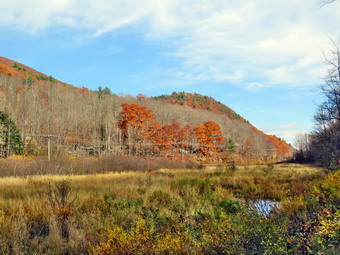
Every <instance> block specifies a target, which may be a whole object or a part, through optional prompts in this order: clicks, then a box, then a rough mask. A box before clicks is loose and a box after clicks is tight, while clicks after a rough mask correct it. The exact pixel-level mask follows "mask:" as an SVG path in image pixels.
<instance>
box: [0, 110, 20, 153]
mask: <svg viewBox="0 0 340 255" xmlns="http://www.w3.org/2000/svg"><path fill="white" fill-rule="evenodd" d="M12 153H15V154H22V153H23V142H22V139H21V136H20V131H19V130H18V129H17V127H16V125H15V123H14V121H13V120H12V119H11V118H10V116H9V114H8V113H7V112H4V111H0V157H8V156H10V155H11V154H12Z"/></svg>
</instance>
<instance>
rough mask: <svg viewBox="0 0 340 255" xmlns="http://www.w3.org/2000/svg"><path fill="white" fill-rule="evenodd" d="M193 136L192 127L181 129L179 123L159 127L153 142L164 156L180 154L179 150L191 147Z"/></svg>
mask: <svg viewBox="0 0 340 255" xmlns="http://www.w3.org/2000/svg"><path fill="white" fill-rule="evenodd" d="M191 135H192V130H191V127H190V126H188V125H186V126H184V127H181V126H180V124H179V123H178V122H175V123H173V124H170V125H165V126H159V127H158V129H157V130H156V132H154V134H153V136H152V141H153V143H154V144H155V148H157V149H158V150H159V151H160V152H161V153H162V154H169V153H171V152H172V153H178V152H179V149H181V148H186V147H188V146H189V145H188V144H189V138H190V136H191Z"/></svg>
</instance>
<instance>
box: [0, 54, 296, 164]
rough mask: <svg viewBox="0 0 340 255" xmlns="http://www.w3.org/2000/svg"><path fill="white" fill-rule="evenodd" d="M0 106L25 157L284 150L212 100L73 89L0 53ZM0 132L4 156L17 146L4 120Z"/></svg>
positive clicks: (275, 153)
mask: <svg viewBox="0 0 340 255" xmlns="http://www.w3.org/2000/svg"><path fill="white" fill-rule="evenodd" d="M0 110H1V111H2V112H7V113H8V114H9V117H10V118H11V120H12V121H13V122H14V123H15V125H16V128H17V129H18V130H19V132H20V135H21V138H22V146H23V152H22V153H24V154H26V155H47V152H48V151H50V154H51V155H62V154H78V155H86V154H101V153H115V154H129V155H143V156H162V157H167V158H177V157H180V158H195V159H210V160H222V159H228V160H229V159H230V158H232V159H233V160H244V159H247V160H254V161H255V160H272V159H278V158H284V157H287V156H289V155H290V146H289V145H288V144H286V143H285V142H284V141H281V140H280V139H279V138H277V137H275V136H270V135H266V134H264V133H263V132H261V131H259V130H258V129H257V128H255V127H254V126H253V125H251V124H249V123H248V122H247V121H246V120H245V119H244V118H242V117H241V116H239V115H238V114H237V113H236V112H235V111H233V110H232V109H230V108H228V107H227V106H225V105H223V104H222V103H220V102H217V101H215V100H214V99H212V98H210V97H207V96H202V95H199V94H189V93H184V92H182V93H173V94H172V95H169V96H166V95H163V96H159V97H153V98H148V97H146V96H143V95H138V96H137V97H132V96H126V97H119V96H117V95H114V94H112V93H111V91H110V90H109V89H107V88H105V89H102V88H99V89H98V90H97V91H90V90H88V89H87V88H85V87H82V88H77V87H73V86H71V85H68V84H65V83H62V82H60V81H58V80H56V79H55V78H53V77H52V76H47V75H44V74H42V73H40V72H38V71H36V70H34V69H32V68H29V67H27V66H25V65H22V64H20V63H16V62H14V61H12V60H9V59H6V58H0ZM1 132H2V137H3V139H2V140H1V139H0V141H2V147H0V149H1V148H2V150H3V151H4V150H8V152H7V153H3V155H10V154H11V152H12V151H10V148H11V147H12V148H14V147H15V146H14V144H13V140H12V141H11V140H10V139H7V138H6V137H10V131H9V130H8V128H7V131H6V126H5V125H3V128H2V131H1ZM6 132H7V133H6ZM5 138H6V139H7V140H6V139H5ZM6 141H7V142H6Z"/></svg>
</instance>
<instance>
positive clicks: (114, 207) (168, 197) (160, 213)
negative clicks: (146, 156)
mask: <svg viewBox="0 0 340 255" xmlns="http://www.w3.org/2000/svg"><path fill="white" fill-rule="evenodd" d="M339 177H340V171H335V172H332V173H324V172H323V171H322V170H319V169H316V168H312V167H307V166H303V165H293V164H281V165H264V166H250V167H244V166H242V167H237V168H236V169H235V168H234V167H233V166H231V167H225V166H218V167H210V168H208V167H207V168H205V169H196V170H187V169H177V170H169V169H167V170H165V169H164V170H150V171H144V172H141V171H140V172H120V173H106V174H96V175H77V176H75V175H74V176H72V175H68V176H53V175H51V176H48V175H45V176H35V177H26V178H18V177H3V178H1V179H0V253H1V254H316V253H318V254H336V251H337V250H338V249H339V243H338V240H339V237H340V234H339V226H340V222H339V190H338V187H339V186H340V178H339ZM268 201H278V202H280V203H279V204H273V205H274V206H273V208H272V210H271V213H270V214H269V211H270V210H269V207H268V203H267V202H268Z"/></svg>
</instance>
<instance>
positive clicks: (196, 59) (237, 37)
mask: <svg viewBox="0 0 340 255" xmlns="http://www.w3.org/2000/svg"><path fill="white" fill-rule="evenodd" d="M339 12H340V4H338V3H335V4H333V5H332V7H328V6H325V7H323V8H320V6H319V5H318V3H317V1H315V2H313V1H310V0H301V1H296V0H286V1H275V3H274V2H273V1H272V0H254V1H251V0H244V1H226V0H216V1H206V0H195V1H194V0H181V1H180V0H162V1H157V0H144V1H142V4H141V2H140V1H138V0H111V1H110V0H96V1H92V0H81V1H80V0H50V1H44V0H26V1H22V0H11V1H9V0H2V1H1V6H0V26H3V27H15V28H16V29H18V30H22V31H26V32H29V33H33V34H34V33H37V32H39V31H44V30H46V29H49V28H50V27H53V26H66V27H69V28H71V29H76V30H77V31H81V32H84V33H90V34H92V35H94V37H99V36H101V35H102V34H104V33H110V32H113V31H115V30H116V29H118V28H124V27H126V26H135V27H136V28H137V29H138V31H140V32H141V34H143V36H144V39H145V40H146V41H153V42H154V41H156V42H160V43H166V44H167V45H168V46H169V47H168V48H170V51H169V52H167V53H166V56H167V57H169V58H175V59H178V60H179V63H180V65H179V66H176V67H174V68H173V69H171V70H166V72H167V74H168V75H171V76H173V77H175V78H178V79H186V80H188V81H191V82H193V81H213V82H219V83H223V84H235V85H239V86H242V87H243V88H245V89H247V90H249V91H258V90H260V89H262V88H266V87H278V86H281V87H290V88H301V87H302V88H305V87H308V86H315V85H317V84H320V81H321V77H322V76H323V75H324V73H325V68H324V66H323V64H322V63H321V61H322V54H321V51H322V50H323V49H327V45H328V38H329V37H333V38H334V37H336V36H338V35H337V34H336V33H338V28H337V24H339V23H340V16H339V15H338V13H339Z"/></svg>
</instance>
